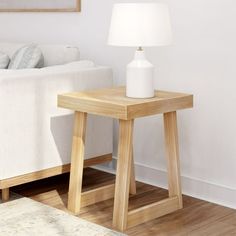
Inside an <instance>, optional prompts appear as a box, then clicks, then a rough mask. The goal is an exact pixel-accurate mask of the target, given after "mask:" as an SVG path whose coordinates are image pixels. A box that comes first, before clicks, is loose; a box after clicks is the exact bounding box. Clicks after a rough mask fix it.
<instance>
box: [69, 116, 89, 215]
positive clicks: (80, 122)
mask: <svg viewBox="0 0 236 236" xmlns="http://www.w3.org/2000/svg"><path fill="white" fill-rule="evenodd" d="M86 121H87V113H84V112H75V118H74V131H73V141H72V153H71V170H70V185H69V197H68V210H69V211H71V212H73V213H75V214H77V213H79V211H80V206H81V192H82V181H83V167H84V149H85V133H86Z"/></svg>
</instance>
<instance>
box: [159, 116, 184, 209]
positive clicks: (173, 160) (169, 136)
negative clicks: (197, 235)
mask: <svg viewBox="0 0 236 236" xmlns="http://www.w3.org/2000/svg"><path fill="white" fill-rule="evenodd" d="M164 127H165V146H166V156H167V168H168V186H169V197H174V196H178V199H179V208H182V207H183V203H182V191H181V178H180V164H179V144H178V130H177V115H176V112H169V113H165V114H164Z"/></svg>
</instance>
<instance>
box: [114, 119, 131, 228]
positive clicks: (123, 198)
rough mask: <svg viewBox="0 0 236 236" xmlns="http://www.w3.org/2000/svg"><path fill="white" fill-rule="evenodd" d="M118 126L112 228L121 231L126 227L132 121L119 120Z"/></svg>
mask: <svg viewBox="0 0 236 236" xmlns="http://www.w3.org/2000/svg"><path fill="white" fill-rule="evenodd" d="M119 125H120V128H119V147H118V163H117V171H116V187H115V199H114V211H113V227H114V228H115V229H118V230H121V231H123V230H124V229H126V227H127V216H128V201H129V187H130V174H131V164H132V162H133V161H132V145H133V125H134V121H133V120H128V121H125V120H120V122H119Z"/></svg>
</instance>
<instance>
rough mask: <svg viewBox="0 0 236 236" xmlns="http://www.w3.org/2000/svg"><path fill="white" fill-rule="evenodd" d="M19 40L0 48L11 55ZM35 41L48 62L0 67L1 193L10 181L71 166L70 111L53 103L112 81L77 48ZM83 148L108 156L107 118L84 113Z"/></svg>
mask: <svg viewBox="0 0 236 236" xmlns="http://www.w3.org/2000/svg"><path fill="white" fill-rule="evenodd" d="M20 46H21V45H18V44H5V43H0V51H3V52H6V53H8V55H10V56H12V54H13V52H14V51H15V50H16V49H17V48H19V47H20ZM39 47H40V48H41V49H42V51H43V54H44V58H45V66H47V67H45V68H42V69H25V70H0V189H3V191H2V193H4V192H5V196H6V195H7V191H9V187H11V186H14V185H18V184H21V183H25V182H29V181H33V180H36V179H41V178H45V177H49V176H53V175H57V174H60V173H64V172H67V171H68V170H69V165H68V163H70V152H71V138H72V124H73V113H72V112H71V111H69V110H65V109H61V108H58V107H57V95H58V94H60V93H65V92H69V91H79V90H86V89H95V88H103V87H111V86H112V72H111V69H110V68H107V67H101V66H95V65H94V63H93V62H91V61H78V60H79V51H78V49H77V48H75V47H70V46H61V45H58V46H51V45H39ZM59 64H63V65H59ZM85 153H86V158H93V157H101V161H102V160H103V159H104V160H109V156H111V153H112V120H111V119H109V118H101V117H96V116H91V115H90V116H89V117H88V127H87V135H86V150H85ZM103 157H104V158H103ZM93 160H94V161H98V162H99V159H93Z"/></svg>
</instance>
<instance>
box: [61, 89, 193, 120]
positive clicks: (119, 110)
mask: <svg viewBox="0 0 236 236" xmlns="http://www.w3.org/2000/svg"><path fill="white" fill-rule="evenodd" d="M58 106H59V107H62V108H67V109H70V110H74V111H81V112H86V113H89V114H95V115H101V116H108V117H113V118H117V119H123V120H130V119H135V118H139V117H144V116H150V115H155V114H160V113H167V112H171V111H176V110H181V109H186V108H192V107H193V95H191V94H185V93H176V92H167V91H155V97H153V98H148V99H147V98H145V99H143V98H138V99H137V98H128V97H126V96H125V87H115V88H105V89H96V90H88V91H82V92H72V93H66V94H61V95H58Z"/></svg>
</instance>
